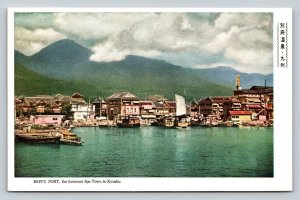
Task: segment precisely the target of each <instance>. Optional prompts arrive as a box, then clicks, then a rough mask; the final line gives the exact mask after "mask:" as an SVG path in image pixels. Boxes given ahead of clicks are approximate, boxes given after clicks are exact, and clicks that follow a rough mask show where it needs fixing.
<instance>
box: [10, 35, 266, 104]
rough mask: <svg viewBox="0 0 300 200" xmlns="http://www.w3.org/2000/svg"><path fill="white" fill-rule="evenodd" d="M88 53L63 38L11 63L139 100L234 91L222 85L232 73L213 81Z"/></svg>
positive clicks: (169, 67)
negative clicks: (129, 93)
mask: <svg viewBox="0 0 300 200" xmlns="http://www.w3.org/2000/svg"><path fill="white" fill-rule="evenodd" d="M91 54H92V51H91V50H89V49H87V48H85V47H83V46H81V45H79V44H77V43H76V42H75V41H72V40H68V39H65V40H61V41H58V42H55V43H53V44H50V45H49V46H47V47H45V48H44V49H42V50H41V51H39V52H37V53H36V54H34V55H32V56H25V55H23V54H22V53H20V52H17V51H15V60H16V61H17V62H19V63H21V64H23V65H24V66H26V67H27V68H28V69H30V70H33V71H34V72H36V73H38V74H41V75H43V76H47V77H49V78H55V79H62V80H66V81H70V82H74V83H76V82H77V81H81V82H87V83H89V85H92V86H95V88H97V89H96V90H97V91H95V93H102V94H103V95H107V96H108V95H110V94H111V93H114V92H118V91H124V90H127V91H132V92H134V93H136V94H137V95H139V96H143V97H145V96H147V95H153V94H163V95H165V96H167V97H169V98H170V97H171V94H172V95H173V94H174V93H179V94H180V93H181V94H182V93H183V91H186V93H187V97H188V98H190V99H193V98H198V97H204V96H218V95H232V93H233V92H232V90H233V89H234V88H235V87H234V85H232V80H230V81H227V82H226V80H227V79H229V78H231V79H233V81H235V80H234V77H232V76H233V75H232V74H233V73H235V72H234V71H233V72H232V73H230V74H227V75H226V76H228V77H224V78H223V79H222V78H219V79H218V80H216V79H215V77H216V75H213V76H212V75H211V74H213V73H211V72H206V71H205V70H204V71H201V70H200V71H199V70H195V69H190V68H189V69H188V68H183V67H181V66H176V65H173V64H170V63H168V62H166V61H162V60H157V59H151V58H145V57H142V56H135V55H128V56H127V57H126V58H125V59H124V60H121V61H113V62H108V63H107V62H94V61H90V59H89V57H90V55H91ZM232 70H233V69H232ZM214 73H218V72H214ZM223 74H224V73H223ZM260 79H261V77H260ZM242 80H243V79H242ZM222 81H223V82H222Z"/></svg>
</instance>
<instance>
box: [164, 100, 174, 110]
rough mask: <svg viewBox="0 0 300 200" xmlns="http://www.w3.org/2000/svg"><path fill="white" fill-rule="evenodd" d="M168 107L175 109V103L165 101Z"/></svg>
mask: <svg viewBox="0 0 300 200" xmlns="http://www.w3.org/2000/svg"><path fill="white" fill-rule="evenodd" d="M165 103H166V104H167V105H168V106H169V107H173V108H176V101H165Z"/></svg>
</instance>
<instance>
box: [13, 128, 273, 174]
mask: <svg viewBox="0 0 300 200" xmlns="http://www.w3.org/2000/svg"><path fill="white" fill-rule="evenodd" d="M72 132H74V133H75V134H77V135H78V136H80V137H81V138H82V140H83V141H84V146H69V145H59V144H28V143H22V142H16V144H15V176H16V177H272V176H273V128H257V127H246V128H220V127H216V128H201V127H192V128H189V129H188V130H179V129H165V128H162V127H153V126H149V127H140V128H98V127H89V128H87V127H82V128H75V129H73V130H72Z"/></svg>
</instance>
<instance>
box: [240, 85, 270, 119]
mask: <svg viewBox="0 0 300 200" xmlns="http://www.w3.org/2000/svg"><path fill="white" fill-rule="evenodd" d="M234 96H235V97H236V98H237V99H238V100H239V101H240V102H241V105H242V110H248V111H252V112H253V113H255V115H256V119H259V118H263V117H266V119H267V120H269V119H273V87H267V86H253V87H251V88H250V89H241V88H239V89H237V90H234Z"/></svg>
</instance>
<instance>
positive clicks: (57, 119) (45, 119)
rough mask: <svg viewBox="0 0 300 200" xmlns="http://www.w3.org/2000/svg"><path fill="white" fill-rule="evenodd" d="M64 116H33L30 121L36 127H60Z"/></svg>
mask: <svg viewBox="0 0 300 200" xmlns="http://www.w3.org/2000/svg"><path fill="white" fill-rule="evenodd" d="M63 117H64V115H34V116H33V115H31V116H30V121H31V122H32V123H33V124H35V125H41V126H59V125H61V122H62V119H63Z"/></svg>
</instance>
